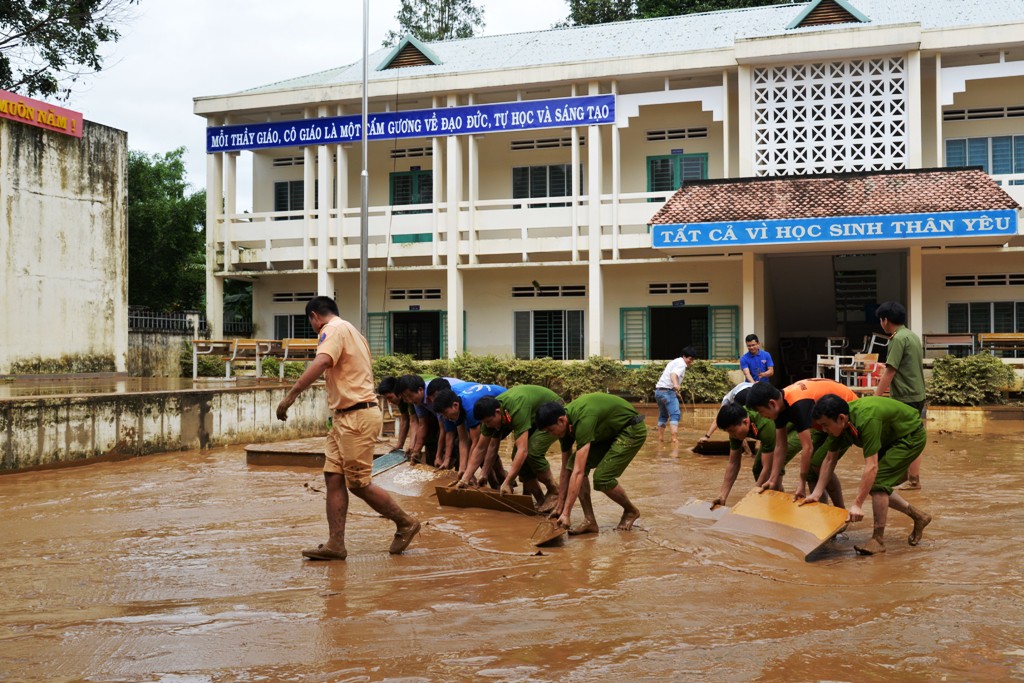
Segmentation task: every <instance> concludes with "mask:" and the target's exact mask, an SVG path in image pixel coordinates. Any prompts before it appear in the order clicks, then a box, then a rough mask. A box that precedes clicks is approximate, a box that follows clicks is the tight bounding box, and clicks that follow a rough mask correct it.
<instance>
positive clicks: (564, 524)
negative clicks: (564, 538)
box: [558, 515, 571, 529]
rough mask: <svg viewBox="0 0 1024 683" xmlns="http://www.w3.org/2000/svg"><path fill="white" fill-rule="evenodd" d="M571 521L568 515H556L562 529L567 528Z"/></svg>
mask: <svg viewBox="0 0 1024 683" xmlns="http://www.w3.org/2000/svg"><path fill="white" fill-rule="evenodd" d="M570 524H571V522H570V521H569V515H560V516H559V517H558V526H560V527H562V528H563V529H568V528H569V525H570Z"/></svg>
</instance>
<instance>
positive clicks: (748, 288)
mask: <svg viewBox="0 0 1024 683" xmlns="http://www.w3.org/2000/svg"><path fill="white" fill-rule="evenodd" d="M742 269H743V306H742V308H741V311H740V329H739V333H740V335H741V336H743V337H745V336H747V335H748V334H751V333H753V332H754V330H755V329H757V290H758V286H757V284H758V283H757V262H756V256H755V255H754V254H753V253H752V252H749V251H745V252H743V262H742ZM740 352H741V353H742V349H741V350H740Z"/></svg>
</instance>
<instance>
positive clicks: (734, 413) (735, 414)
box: [715, 403, 750, 429]
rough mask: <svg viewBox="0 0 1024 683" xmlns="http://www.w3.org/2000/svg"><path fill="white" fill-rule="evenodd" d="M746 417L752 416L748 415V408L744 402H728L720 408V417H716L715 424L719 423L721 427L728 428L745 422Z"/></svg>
mask: <svg viewBox="0 0 1024 683" xmlns="http://www.w3.org/2000/svg"><path fill="white" fill-rule="evenodd" d="M745 417H750V416H749V415H747V410H746V408H744V407H743V405H742V404H740V403H727V404H726V405H724V406H722V407H721V408H719V409H718V417H716V418H715V424H716V425H718V428H719V429H728V428H729V427H735V426H736V425H738V424H740V423H741V422H743V418H745Z"/></svg>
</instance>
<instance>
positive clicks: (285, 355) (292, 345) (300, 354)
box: [280, 338, 320, 380]
mask: <svg viewBox="0 0 1024 683" xmlns="http://www.w3.org/2000/svg"><path fill="white" fill-rule="evenodd" d="M319 343H320V342H319V341H317V340H316V339H297V338H289V339H282V340H281V348H282V355H281V371H280V379H282V380H283V379H284V364H285V363H288V362H289V361H299V362H303V363H309V362H311V361H313V360H315V359H316V349H317V346H319Z"/></svg>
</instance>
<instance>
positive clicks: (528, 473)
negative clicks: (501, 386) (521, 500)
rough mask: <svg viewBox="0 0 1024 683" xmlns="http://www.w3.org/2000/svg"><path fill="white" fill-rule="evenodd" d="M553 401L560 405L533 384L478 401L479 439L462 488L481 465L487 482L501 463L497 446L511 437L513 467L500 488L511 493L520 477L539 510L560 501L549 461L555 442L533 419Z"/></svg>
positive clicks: (475, 408) (475, 413)
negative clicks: (548, 454)
mask: <svg viewBox="0 0 1024 683" xmlns="http://www.w3.org/2000/svg"><path fill="white" fill-rule="evenodd" d="M552 401H554V402H558V401H559V398H558V394H556V393H555V392H553V391H551V390H550V389H548V388H546V387H539V386H536V385H533V384H520V385H519V386H516V387H512V388H511V389H509V390H508V391H506V392H504V393H502V394H499V395H498V396H497V397H493V396H484V397H482V398H480V399H479V400H477V401H476V403H475V404H474V405H473V417H475V418H476V419H478V420H480V439H479V440H478V441H477V445H476V448H474V449H473V452H472V453H471V454H470V457H469V464H468V465H467V466H466V471H465V472H463V473H462V478H461V479H460V480H459V485H460V486H467V485H468V484H469V483H470V482H471V481H472V478H473V475H474V474H475V473H476V470H477V468H478V467H481V465H482V466H483V477H482V478H486V477H487V476H488V475H489V473H490V471H491V469H492V467H493V464H494V463H496V461H497V460H498V456H497V453H498V444H499V443H501V440H502V439H504V438H505V437H506V436H508V435H509V434H512V436H513V438H514V439H515V443H514V444H513V446H512V464H511V465H510V466H509V469H508V472H507V473H506V474H505V477H504V479H503V480H502V482H501V485H500V487H499V488H500V490H501V492H502V493H511V492H512V482H513V481H515V478H516V477H517V476H518V477H519V479H520V481H522V482H523V491H524V492H526V493H529V494H531V495H532V496H533V497H534V499H535V500H536V501H537V506H538V510H541V511H542V512H547V511H548V510H550V509H551V508H552V507H553V506H554V504H555V502H556V500H557V498H558V485H557V484H556V483H555V480H554V479H553V478H552V476H551V463H550V462H548V458H547V452H548V449H549V448H550V447H551V444H553V443H554V442H555V438H554V437H553V436H551V435H550V434H548V433H547V432H544V431H543V430H540V429H537V427H536V425H534V423H533V416H534V414H535V413H536V412H537V408H539V407H540V406H542V405H544V404H545V403H549V402H552ZM498 467H500V464H498ZM540 484H544V487H545V489H546V492H544V493H542V492H541V488H540Z"/></svg>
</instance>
